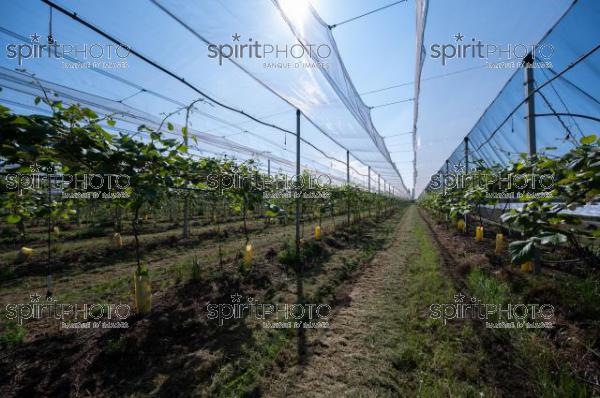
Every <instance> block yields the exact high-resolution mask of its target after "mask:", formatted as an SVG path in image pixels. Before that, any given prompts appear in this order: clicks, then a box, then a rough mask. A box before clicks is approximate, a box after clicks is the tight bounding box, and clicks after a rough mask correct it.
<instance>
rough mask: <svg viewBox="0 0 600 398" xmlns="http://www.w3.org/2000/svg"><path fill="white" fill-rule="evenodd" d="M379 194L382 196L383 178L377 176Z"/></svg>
mask: <svg viewBox="0 0 600 398" xmlns="http://www.w3.org/2000/svg"><path fill="white" fill-rule="evenodd" d="M377 193H378V194H379V195H381V176H380V175H379V174H377Z"/></svg>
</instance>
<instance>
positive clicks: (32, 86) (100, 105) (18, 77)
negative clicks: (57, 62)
mask: <svg viewBox="0 0 600 398" xmlns="http://www.w3.org/2000/svg"><path fill="white" fill-rule="evenodd" d="M0 85H1V86H2V87H3V89H5V90H8V91H10V92H11V94H12V95H11V98H12V99H11V100H4V101H3V102H4V103H6V105H7V106H9V107H13V108H15V107H19V108H23V107H25V108H27V107H28V106H27V103H26V102H27V99H28V98H31V96H43V95H44V91H45V92H46V93H47V94H48V95H49V96H50V97H51V98H52V99H53V100H57V101H62V102H63V103H65V104H81V105H83V106H85V107H88V108H90V109H92V110H94V111H95V112H96V113H98V114H99V115H111V116H112V117H113V119H115V120H118V121H119V123H118V125H117V126H115V127H113V126H109V125H108V124H104V125H103V127H104V128H105V129H107V130H112V131H115V132H121V133H125V134H139V133H138V131H137V127H138V126H139V125H141V124H145V125H146V126H148V127H150V128H154V129H157V128H158V127H159V126H160V125H161V123H162V119H161V118H159V117H157V116H154V115H152V114H149V113H147V112H144V111H141V110H139V109H136V108H133V107H131V106H128V105H125V104H122V103H119V102H117V101H113V100H110V99H106V98H103V97H100V96H96V95H92V94H89V93H83V92H81V91H78V90H75V89H71V88H68V87H64V86H61V85H58V84H54V83H51V82H47V81H45V80H40V79H33V78H32V77H30V76H28V75H26V74H24V73H21V72H16V71H12V70H9V69H6V68H3V67H0ZM42 87H43V90H42ZM21 96H22V97H23V99H22V100H21V101H19V99H20V98H19V97H21ZM29 108H30V109H31V110H34V111H36V112H38V113H39V112H40V111H44V112H47V113H50V110H49V108H47V109H44V108H40V107H31V106H29ZM180 127H183V126H177V125H175V129H174V130H180ZM162 131H163V132H164V133H166V134H173V135H176V136H180V134H179V133H174V132H170V131H168V130H167V129H166V128H163V129H162ZM190 136H195V137H197V139H198V143H199V144H194V143H193V142H190V147H191V152H192V153H198V154H200V155H207V154H208V155H210V156H217V157H218V156H222V155H223V153H229V154H234V155H235V157H236V158H237V159H241V160H247V159H251V158H254V157H256V155H257V151H256V149H253V148H250V147H246V146H244V145H240V144H238V143H235V142H232V141H230V140H228V139H227V138H223V137H220V136H217V135H213V134H209V133H203V132H200V131H197V130H194V129H190ZM265 158H266V159H269V160H271V165H272V171H273V172H275V171H277V170H280V171H282V172H285V173H294V172H295V167H296V165H295V163H294V162H292V161H289V160H287V159H284V158H281V157H277V156H274V155H269V156H265ZM315 163H316V164H315V165H313V167H310V166H308V165H304V169H305V170H308V171H314V172H318V171H319V169H316V168H314V167H315V166H316V167H320V169H323V168H325V167H326V166H325V165H323V164H318V163H317V162H315ZM262 167H263V169H265V167H266V165H265V164H263V165H262ZM321 174H327V175H328V176H329V177H330V178H331V181H332V183H334V184H343V183H344V182H345V176H343V175H339V174H338V175H335V174H330V173H323V172H321Z"/></svg>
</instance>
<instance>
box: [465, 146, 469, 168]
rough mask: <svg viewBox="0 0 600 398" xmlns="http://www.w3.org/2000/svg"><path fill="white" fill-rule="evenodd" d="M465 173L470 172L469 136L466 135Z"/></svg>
mask: <svg viewBox="0 0 600 398" xmlns="http://www.w3.org/2000/svg"><path fill="white" fill-rule="evenodd" d="M465 173H467V174H468V173H469V137H465Z"/></svg>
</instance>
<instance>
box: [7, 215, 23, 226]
mask: <svg viewBox="0 0 600 398" xmlns="http://www.w3.org/2000/svg"><path fill="white" fill-rule="evenodd" d="M6 221H7V222H8V223H9V224H16V223H18V222H19V221H21V216H20V215H18V214H9V215H8V216H6Z"/></svg>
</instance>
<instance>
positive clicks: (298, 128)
mask: <svg viewBox="0 0 600 398" xmlns="http://www.w3.org/2000/svg"><path fill="white" fill-rule="evenodd" d="M300 115H301V113H300V109H296V256H297V257H298V260H300V205H301V203H300V185H301V184H300V178H301V177H300Z"/></svg>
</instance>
